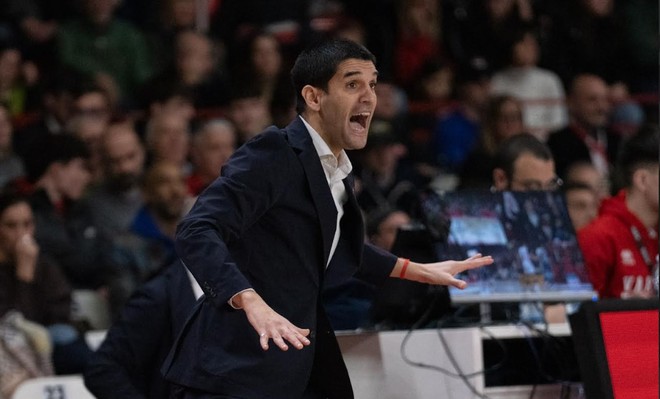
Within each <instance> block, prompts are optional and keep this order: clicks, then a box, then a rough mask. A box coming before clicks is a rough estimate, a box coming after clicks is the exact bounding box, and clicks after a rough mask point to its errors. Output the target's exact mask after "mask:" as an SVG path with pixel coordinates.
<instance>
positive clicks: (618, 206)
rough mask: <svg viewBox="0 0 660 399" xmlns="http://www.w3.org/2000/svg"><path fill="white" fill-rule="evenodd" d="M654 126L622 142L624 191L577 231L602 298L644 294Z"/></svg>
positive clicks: (654, 235) (649, 256) (653, 217)
mask: <svg viewBox="0 0 660 399" xmlns="http://www.w3.org/2000/svg"><path fill="white" fill-rule="evenodd" d="M659 135H660V129H659V128H658V127H657V126H653V127H646V128H643V129H642V130H641V131H640V132H639V133H638V134H637V135H636V136H634V137H632V138H631V139H630V140H629V141H628V142H626V143H625V144H624V146H623V148H622V149H621V152H620V154H619V159H618V172H619V175H620V177H621V178H622V179H623V187H624V188H623V189H621V191H619V193H618V194H617V195H616V196H614V197H612V198H610V199H607V200H605V201H603V204H602V205H601V208H600V214H599V216H598V218H596V219H595V220H594V221H593V222H592V223H590V224H589V225H587V226H586V227H584V228H583V229H582V230H580V231H579V233H578V240H579V242H580V247H581V248H582V252H583V254H584V259H585V262H586V265H587V269H588V271H589V276H590V278H591V282H592V283H593V285H594V288H595V289H596V290H597V291H598V293H599V295H600V297H601V298H634V297H642V298H648V297H651V296H653V295H655V293H654V288H653V280H652V277H651V276H652V270H653V266H654V262H655V259H656V256H657V255H658V168H659V167H658V145H659V144H658V143H659V141H658V137H659Z"/></svg>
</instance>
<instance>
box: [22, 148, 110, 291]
mask: <svg viewBox="0 0 660 399" xmlns="http://www.w3.org/2000/svg"><path fill="white" fill-rule="evenodd" d="M43 145H44V147H43V148H41V149H40V151H39V152H38V153H39V154H41V157H40V158H39V162H38V163H35V164H34V165H33V169H32V170H31V171H29V176H30V177H32V178H33V179H34V181H35V182H36V183H35V188H36V191H35V192H34V193H33V194H32V195H31V197H30V203H31V205H32V208H33V210H34V215H35V222H36V227H37V228H36V237H35V238H36V240H37V243H38V244H39V246H40V247H41V249H42V250H43V253H44V255H48V256H49V257H51V258H52V259H53V260H54V261H56V262H57V263H58V264H59V265H60V267H61V268H62V270H63V271H64V273H65V275H66V276H67V278H68V280H69V282H70V283H71V285H72V286H73V288H74V289H78V288H85V289H98V288H101V287H105V286H107V285H108V284H109V283H110V280H111V278H112V276H113V273H114V268H113V267H112V264H111V263H110V262H109V256H108V254H109V252H108V250H109V247H108V245H107V243H108V242H109V241H108V238H107V237H104V236H103V235H102V234H101V232H100V229H99V227H98V226H97V225H96V224H95V223H94V221H93V218H92V214H91V211H90V208H89V204H88V203H87V201H86V200H84V199H83V198H82V197H83V194H84V192H85V189H86V188H87V185H88V184H89V181H90V173H89V171H88V170H87V167H86V166H85V161H86V160H87V158H88V156H89V152H88V150H87V147H86V146H85V144H84V143H83V142H81V141H80V140H79V139H77V138H75V137H73V136H70V135H58V136H49V137H48V139H47V140H45V141H44V142H43Z"/></svg>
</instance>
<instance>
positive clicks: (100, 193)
mask: <svg viewBox="0 0 660 399" xmlns="http://www.w3.org/2000/svg"><path fill="white" fill-rule="evenodd" d="M658 15H659V11H658V2H657V1H652V0H351V1H348V0H344V1H342V0H278V1H269V0H241V1H235V0H164V1H156V0H130V1H128V0H127V1H120V0H4V1H3V6H2V7H1V8H0V187H1V188H2V190H3V192H4V193H3V194H2V201H1V202H0V204H1V205H2V206H1V207H0V264H1V265H2V270H1V273H2V276H3V277H2V283H0V316H1V315H3V314H5V313H6V312H7V311H8V310H9V309H18V310H20V311H22V312H23V314H24V315H25V316H26V317H27V318H28V319H31V320H32V321H34V322H37V323H40V324H42V325H44V326H51V327H52V326H55V327H57V328H54V327H53V328H51V331H50V333H51V335H52V336H54V337H56V339H54V340H53V341H54V342H55V344H56V347H58V345H59V347H60V348H65V349H66V348H69V349H68V350H72V351H77V352H73V353H81V351H82V352H84V348H81V347H80V346H78V347H75V345H74V343H75V342H78V341H77V340H79V336H77V335H76V331H80V330H81V328H83V329H84V328H85V327H86V328H90V326H82V327H81V325H80V323H81V322H84V320H82V319H76V317H75V312H73V313H72V314H66V312H64V313H63V312H62V309H63V308H66V307H67V306H70V302H71V300H72V299H71V298H72V296H71V293H72V292H73V291H76V290H91V291H93V292H95V293H96V294H98V295H99V296H100V297H101V298H102V300H103V301H105V303H107V305H108V308H109V309H110V315H111V319H112V320H115V319H117V318H118V315H119V313H120V310H121V309H122V306H123V305H124V304H125V302H126V301H127V299H128V298H129V297H130V295H131V294H132V293H133V292H134V291H135V290H136V288H137V287H139V286H140V285H141V284H142V283H143V282H145V281H146V280H147V279H149V278H150V277H151V276H153V275H154V274H157V273H159V272H160V271H161V270H163V269H164V268H166V267H167V266H168V265H170V264H172V263H173V262H174V260H175V259H176V257H175V253H174V246H173V245H174V241H173V240H174V234H175V229H176V225H177V223H178V221H179V220H180V218H181V216H182V215H183V214H184V213H185V212H186V211H187V210H188V209H189V206H190V205H191V201H193V200H194V198H195V196H197V195H198V194H199V193H200V192H201V191H202V190H204V188H205V187H206V186H207V185H208V184H209V183H210V182H211V181H212V180H213V179H215V178H216V177H217V176H218V175H219V172H220V169H221V167H222V165H223V164H224V163H225V162H226V161H227V159H228V158H229V157H230V156H231V154H232V153H233V151H234V150H235V149H236V148H237V146H240V145H241V144H242V143H243V142H245V141H247V140H249V139H250V138H251V137H253V136H254V135H256V134H258V133H259V132H261V131H262V130H263V129H264V128H266V127H267V126H269V125H273V124H274V125H277V126H280V127H282V126H285V125H287V124H288V123H289V122H290V121H291V120H292V119H293V118H294V117H295V115H296V113H295V109H294V96H295V93H293V91H292V87H291V84H290V80H289V70H290V66H291V63H292V61H293V59H294V58H295V56H296V55H297V53H298V51H300V50H301V49H302V48H304V47H305V45H306V44H308V43H310V42H311V41H313V40H319V39H323V38H328V37H342V38H346V39H350V40H354V41H357V42H360V43H363V44H364V45H365V46H366V47H367V48H369V49H370V50H371V51H372V52H373V53H374V54H375V55H376V57H377V59H378V64H377V67H378V70H379V83H378V86H377V87H376V90H377V94H378V105H377V108H376V111H375V114H374V118H373V122H372V125H371V131H370V138H369V140H368V143H367V147H366V148H365V149H363V150H360V151H355V152H353V153H351V154H349V156H350V157H351V160H352V162H353V164H354V167H355V170H354V171H355V176H356V193H357V196H358V201H359V203H360V205H361V206H362V208H363V210H364V213H365V217H366V220H367V225H368V237H367V239H370V240H372V241H373V242H374V243H375V244H377V245H379V246H382V247H383V248H386V249H391V247H392V245H393V241H394V238H395V234H396V231H397V228H398V227H399V226H401V225H404V224H409V223H410V222H411V220H415V219H416V218H419V217H420V215H419V209H418V208H419V206H418V201H417V199H418V195H419V192H421V191H422V190H425V189H428V188H431V189H433V190H456V189H465V188H484V189H488V188H493V189H498V190H545V189H548V190H555V189H564V190H565V192H566V198H567V204H568V207H569V212H571V218H572V220H573V222H574V224H575V229H576V230H579V231H581V229H582V228H583V227H584V226H586V225H588V224H590V223H591V222H592V221H593V220H594V219H595V218H596V217H597V215H598V210H599V207H600V204H601V203H604V202H603V201H608V200H611V199H612V198H613V197H612V196H615V197H616V196H617V195H622V194H618V193H619V192H620V190H623V191H624V192H626V193H629V192H630V188H631V187H635V190H642V191H643V194H641V195H640V196H641V198H642V199H636V201H639V202H641V203H643V205H639V204H638V203H635V204H632V205H631V204H630V203H629V202H630V201H628V203H626V202H625V196H624V199H623V200H620V201H619V202H621V201H623V205H621V203H617V204H618V205H617V206H619V207H621V206H629V207H631V208H630V212H632V214H634V215H637V218H638V219H644V220H643V222H644V223H643V224H640V225H638V224H635V223H636V222H635V223H633V225H635V226H639V229H640V230H643V231H642V232H641V233H640V234H641V235H642V236H643V240H648V241H649V242H651V243H653V242H654V243H655V244H650V246H651V247H652V248H651V249H649V250H647V251H646V256H644V263H647V264H648V265H649V267H650V263H649V262H653V260H654V259H655V256H656V255H657V253H658V248H657V217H658V215H657V212H658V203H657V201H658V200H657V190H658V187H657V184H658V182H657V180H658V174H657V173H658V169H657V124H658V57H657V55H658V51H659V44H658V37H659V36H658V31H659V27H658ZM649 126H651V128H649ZM653 127H655V128H656V129H655V133H651V135H655V136H654V137H656V142H655V143H656V148H655V151H656V152H655V153H656V163H655V166H654V167H655V169H652V168H651V172H649V173H651V177H650V179H651V180H644V178H642V177H638V176H637V175H636V174H635V173H636V171H637V170H638V169H639V168H638V166H639V165H638V164H639V162H637V163H636V161H635V158H634V157H633V159H624V161H623V162H624V163H623V164H622V165H624V166H625V168H626V169H625V170H624V169H621V168H618V167H617V165H619V164H618V163H617V160H618V159H619V158H620V157H619V153H620V152H621V151H620V150H621V147H622V146H623V145H624V144H625V143H627V142H628V141H630V140H631V139H633V138H635V137H637V136H638V131H640V130H644V129H646V130H649V129H651V130H654V128H653ZM517 135H524V136H525V137H529V140H534V141H535V142H536V143H535V144H532V145H531V148H532V149H530V148H529V147H526V144H523V145H522V147H523V149H522V150H520V148H518V149H516V148H517V147H516V145H518V146H521V144H514V145H513V148H514V149H513V150H512V149H511V148H509V149H508V151H509V152H507V150H506V149H504V150H503V143H507V142H509V141H510V139H511V137H514V136H517ZM651 142H652V141H651ZM644 143H647V144H648V143H649V141H646V142H644ZM637 145H639V143H638V144H637ZM508 146H509V147H511V144H508ZM642 147H643V146H642ZM507 148H508V147H507ZM539 148H540V150H539ZM512 151H513V153H515V152H516V151H519V152H518V153H515V154H513V153H512ZM525 151H528V153H531V154H532V156H530V157H528V158H529V159H527V158H525V159H523V160H522V161H520V162H526V163H524V165H523V164H519V163H516V162H517V161H518V160H519V158H518V156H519V155H520V153H524V152H525ZM624 152H625V151H624ZM628 152H629V151H628ZM535 154H536V155H538V154H540V155H539V156H536V155H535ZM507 157H508V158H507ZM624 158H625V156H624ZM547 162H551V164H550V166H551V167H550V166H548V164H547ZM649 164H653V162H652V157H650V158H649V159H645V160H644V162H643V165H642V166H643V169H644V168H647V166H648V165H649ZM652 166H653V165H652ZM549 167H550V169H548V168H549ZM539 170H540V172H539ZM644 170H646V169H644ZM653 173H655V175H653ZM526 174H527V175H526ZM652 179H655V191H656V193H655V198H653V195H652V193H651V190H652V187H650V188H649V185H652V184H653V180H652ZM562 182H563V185H562ZM626 190H628V191H626ZM644 190H647V191H644ZM633 192H635V193H637V191H633ZM633 195H634V196H637V195H638V194H633ZM635 198H637V197H635ZM644 201H646V202H644ZM626 204H627V205H626ZM634 207H640V208H643V209H644V211H643V215H644V216H643V217H640V216H639V215H638V212H636V211H635V210H634V209H637V208H634ZM606 208H607V207H606ZM610 208H611V202H610ZM633 208H634V209H633ZM630 212H628V213H630ZM608 226H610V225H608ZM592 230H594V229H593V228H592ZM624 230H625V229H624ZM638 233H639V232H638ZM594 234H596V233H594ZM590 237H591V236H590ZM590 240H591V238H583V237H581V244H582V243H587V242H591V241H590ZM654 240H655V241H654ZM636 242H637V243H639V242H640V240H637V241H636ZM590 245H600V247H599V248H601V250H603V251H604V249H603V248H604V247H603V245H605V244H602V243H600V244H594V243H591V244H590ZM644 245H646V244H644ZM635 247H637V246H635ZM640 248H641V247H640ZM642 252H644V251H642ZM630 256H631V257H630V259H632V260H630V259H628V261H630V262H633V263H634V259H635V256H636V255H630ZM626 261H627V260H626V259H624V260H623V262H624V263H625V262H626ZM598 262H601V263H602V262H604V260H603V259H598ZM644 267H646V265H645V266H644ZM5 276H7V279H6V278H5ZM48 276H50V277H48ZM53 276H55V277H53ZM53 278H57V281H60V282H61V284H57V285H56V287H55V284H53V283H52V281H55V280H52V279H53ZM9 281H12V284H13V282H16V284H17V285H12V284H5V282H9ZM644 281H646V280H644ZM601 283H602V284H601ZM599 284H601V285H603V286H602V287H598V288H599V291H600V292H601V295H611V296H622V293H623V296H625V295H628V296H636V295H637V294H639V296H644V295H646V293H647V292H648V290H646V289H645V288H644V287H642V286H644V284H646V283H645V282H644V283H643V284H642V286H640V287H637V288H639V289H637V288H635V287H632V286H630V287H617V288H612V287H605V286H606V283H605V282H599ZM624 284H625V283H624ZM630 284H632V285H635V284H636V282H635V281H631V282H630ZM17 287H18V288H17ZM647 288H648V287H647ZM346 289H347V290H353V291H356V292H360V294H359V295H357V297H358V298H359V300H358V302H359V301H362V300H363V299H364V300H366V301H367V302H366V304H358V305H356V303H357V302H356V300H355V298H356V296H352V297H351V301H352V302H351V306H352V309H355V308H356V306H363V308H360V309H362V310H358V311H357V313H360V314H362V315H364V314H366V312H368V299H369V298H370V297H371V293H370V291H369V289H370V288H369V287H359V286H358V287H356V286H353V285H349V286H348V287H347V288H346ZM43 290H45V291H43ZM44 292H47V293H48V294H47V295H46V294H44ZM343 292H344V293H345V292H347V291H343ZM365 292H366V293H367V294H364V295H363V293H365ZM43 295H46V297H47V298H51V299H49V300H48V301H47V303H44V301H43V300H39V301H37V300H35V299H34V298H35V297H40V298H44V296H43ZM338 295H339V296H342V295H344V294H341V293H340V294H338ZM30 298H32V299H30ZM329 300H342V298H330V299H329ZM360 303H361V302H360ZM360 317H362V316H359V315H358V316H356V319H353V320H352V321H351V323H352V324H350V325H349V327H357V326H359V324H360V323H361V319H360ZM356 320H357V321H356ZM62 326H73V328H72V329H71V331H69V330H67V329H66V328H62ZM91 327H94V326H91ZM72 345H73V347H75V348H74V349H71V348H72ZM64 353H67V352H64ZM68 353H72V352H68ZM81 358H84V355H81ZM71 359H73V358H72V357H70V356H69V357H67V356H63V357H62V358H61V359H60V361H59V362H56V367H59V370H58V371H59V372H66V371H69V370H74V371H75V370H80V368H79V366H80V365H79V364H71V363H75V362H72V361H71Z"/></svg>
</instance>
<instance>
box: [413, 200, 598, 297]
mask: <svg viewBox="0 0 660 399" xmlns="http://www.w3.org/2000/svg"><path fill="white" fill-rule="evenodd" d="M425 201H433V202H435V203H434V204H433V206H429V205H425V209H435V210H438V211H439V212H440V213H441V215H442V217H444V218H446V219H448V220H449V222H450V226H449V235H448V238H447V240H446V242H441V243H438V244H437V252H438V257H439V259H462V258H466V257H469V256H472V255H474V254H476V253H481V254H484V255H491V256H493V258H494V260H495V262H494V264H493V265H490V266H486V267H482V268H479V269H476V270H470V271H467V272H465V273H464V274H463V275H461V276H459V277H460V278H462V279H464V280H466V281H467V282H468V287H467V288H466V289H464V290H459V289H455V288H450V294H451V298H452V302H456V303H460V302H463V303H465V302H511V301H530V300H538V301H555V300H557V301H574V300H589V299H593V298H594V296H595V291H594V290H593V287H592V286H591V284H590V283H589V280H588V276H587V271H586V268H585V265H584V261H583V259H582V254H581V252H580V249H579V247H578V242H577V239H576V236H575V231H574V230H573V227H572V225H571V222H570V219H569V216H568V212H567V210H566V205H565V201H564V198H563V195H562V194H561V193H560V192H490V191H462V192H461V191H458V192H451V193H445V194H439V195H436V196H430V197H428V198H426V199H425ZM435 217H436V218H438V215H436V216H435Z"/></svg>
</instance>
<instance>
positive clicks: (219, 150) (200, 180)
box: [187, 119, 236, 196]
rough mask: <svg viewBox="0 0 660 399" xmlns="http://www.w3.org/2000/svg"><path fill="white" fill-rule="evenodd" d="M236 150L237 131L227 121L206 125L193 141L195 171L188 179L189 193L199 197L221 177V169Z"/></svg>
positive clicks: (192, 158) (211, 122)
mask: <svg viewBox="0 0 660 399" xmlns="http://www.w3.org/2000/svg"><path fill="white" fill-rule="evenodd" d="M235 149H236V131H235V130H234V126H232V124H231V123H230V122H229V121H228V120H226V119H213V120H210V121H208V122H206V123H204V124H203V125H202V126H201V128H200V129H199V131H198V132H197V133H195V135H194V136H193V140H192V147H191V160H192V165H193V170H192V173H191V174H190V176H188V178H187V186H188V192H189V193H190V195H192V196H197V195H199V193H201V192H202V190H204V189H205V188H206V187H207V186H208V185H209V184H210V183H211V182H212V181H213V180H215V179H216V178H217V177H218V176H219V175H220V169H221V168H222V166H223V165H224V164H225V162H227V160H228V159H229V157H230V156H231V155H232V154H233V153H234V150H235Z"/></svg>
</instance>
